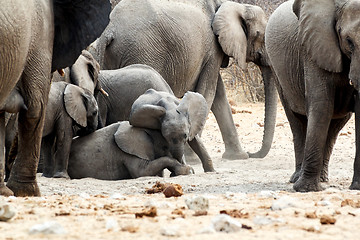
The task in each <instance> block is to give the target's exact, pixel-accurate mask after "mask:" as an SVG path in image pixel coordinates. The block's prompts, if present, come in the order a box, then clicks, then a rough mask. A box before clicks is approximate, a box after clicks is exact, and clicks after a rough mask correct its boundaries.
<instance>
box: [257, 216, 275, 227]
mask: <svg viewBox="0 0 360 240" xmlns="http://www.w3.org/2000/svg"><path fill="white" fill-rule="evenodd" d="M253 222H254V223H255V224H256V225H261V226H263V225H268V224H270V223H273V222H274V220H273V219H272V218H269V217H262V216H256V217H255V218H254V220H253Z"/></svg>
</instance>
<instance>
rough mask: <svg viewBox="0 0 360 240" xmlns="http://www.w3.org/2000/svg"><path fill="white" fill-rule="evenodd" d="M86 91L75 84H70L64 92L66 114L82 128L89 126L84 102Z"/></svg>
mask: <svg viewBox="0 0 360 240" xmlns="http://www.w3.org/2000/svg"><path fill="white" fill-rule="evenodd" d="M83 94H84V90H83V89H81V88H80V87H78V86H75V85H73V84H68V85H67V86H66V88H65V91H64V105H65V109H66V112H67V113H68V114H69V115H70V117H71V118H72V119H73V120H74V121H75V122H76V123H77V124H79V125H80V126H82V127H86V126H87V116H86V114H87V112H86V107H85V104H84V101H83Z"/></svg>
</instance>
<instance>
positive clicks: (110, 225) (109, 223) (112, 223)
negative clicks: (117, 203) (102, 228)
mask: <svg viewBox="0 0 360 240" xmlns="http://www.w3.org/2000/svg"><path fill="white" fill-rule="evenodd" d="M106 229H107V230H112V231H117V230H118V229H119V224H118V222H117V220H116V219H115V218H108V219H107V220H106Z"/></svg>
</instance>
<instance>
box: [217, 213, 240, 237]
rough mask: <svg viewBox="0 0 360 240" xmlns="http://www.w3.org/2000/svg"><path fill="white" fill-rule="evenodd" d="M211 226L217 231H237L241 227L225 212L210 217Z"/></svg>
mask: <svg viewBox="0 0 360 240" xmlns="http://www.w3.org/2000/svg"><path fill="white" fill-rule="evenodd" d="M212 227H213V228H214V229H215V231H217V232H226V233H230V232H237V231H239V230H240V229H241V228H242V224H241V223H239V222H238V221H237V220H235V219H234V218H232V217H230V216H229V215H226V214H219V215H217V216H215V217H214V218H213V219H212Z"/></svg>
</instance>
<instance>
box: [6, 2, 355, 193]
mask: <svg viewBox="0 0 360 240" xmlns="http://www.w3.org/2000/svg"><path fill="white" fill-rule="evenodd" d="M0 2H1V8H0V13H1V14H0V20H1V21H0V42H1V44H0V56H1V60H0V149H1V152H0V195H16V196H39V195H40V191H39V188H38V185H37V182H36V174H37V172H42V173H43V176H45V177H63V178H83V177H93V178H97V179H105V180H118V179H126V178H137V177H140V176H154V175H159V176H161V175H162V174H163V170H164V169H168V170H169V171H170V172H171V176H176V175H183V174H191V173H193V172H194V171H193V169H192V168H191V167H190V166H189V165H187V164H186V156H184V153H185V146H186V145H187V144H188V145H189V146H190V148H191V149H192V150H193V151H194V152H195V153H196V154H197V155H198V156H199V158H200V160H201V163H202V165H203V169H204V171H205V172H210V171H215V169H214V167H213V164H212V160H211V157H210V156H209V154H208V152H207V150H206V148H205V146H204V144H203V143H202V141H201V138H200V137H199V133H201V131H202V129H203V127H204V125H205V121H206V118H207V115H208V113H209V111H210V110H211V111H212V112H213V113H214V115H215V118H216V121H217V123H218V125H219V129H220V132H221V134H222V138H223V141H224V144H225V152H224V154H223V156H222V157H223V158H226V159H231V160H234V159H247V158H249V157H250V158H263V157H265V156H266V155H267V153H268V152H269V150H270V147H271V143H272V140H273V136H274V131H275V120H276V109H277V99H278V96H279V97H280V100H281V103H282V105H283V107H284V109H285V113H286V116H287V118H288V120H289V123H290V127H291V131H292V133H293V142H294V150H295V163H296V164H295V165H296V167H295V172H294V174H293V175H292V176H291V178H290V181H291V182H293V183H294V185H293V187H294V189H295V190H296V191H301V192H307V191H320V190H322V189H323V188H322V186H321V184H320V183H321V182H322V181H323V182H324V181H328V163H329V159H330V155H331V151H332V148H333V146H334V144H335V140H336V138H337V135H338V133H339V131H340V130H341V129H342V127H343V126H344V125H345V124H346V122H347V121H348V120H349V119H350V117H351V115H352V113H353V112H355V118H356V121H355V128H356V156H355V160H354V176H353V180H352V183H351V186H350V188H351V189H358V190H360V159H359V158H360V154H359V153H360V152H358V150H359V151H360V145H359V144H360V125H359V123H360V121H359V120H358V118H359V117H360V115H359V114H360V98H359V90H360V51H359V50H360V37H359V36H360V32H359V31H360V30H359V29H360V17H358V16H360V1H358V0H318V1H312V0H289V1H287V2H285V3H283V4H281V5H280V6H279V7H278V8H277V9H276V10H275V11H274V12H273V13H272V14H271V16H270V18H269V20H267V17H266V15H265V13H264V11H263V10H262V9H261V8H260V7H258V6H255V5H249V4H241V3H235V2H231V1H224V0H187V1H183V0H121V1H119V3H118V4H117V5H116V6H115V7H114V9H113V10H111V6H110V2H109V0H88V1H81V0H73V1H68V0H30V1H26V3H24V2H23V1H20V0H12V1H7V0H0ZM85 49H86V50H85ZM230 57H233V58H234V59H235V60H236V62H237V63H238V64H239V66H240V67H241V68H246V63H247V62H254V63H255V64H257V65H258V66H259V68H260V70H261V72H262V75H263V81H264V88H265V120H264V135H263V139H262V146H261V149H260V150H259V151H258V152H255V153H247V152H245V151H244V150H243V149H242V147H241V145H240V142H239V139H238V135H237V131H236V128H235V124H234V121H233V118H232V114H231V108H230V106H229V103H228V101H227V98H226V92H225V87H224V83H223V81H222V78H221V75H220V73H219V71H220V68H222V67H226V66H227V65H228V63H229V58H230ZM325 133H327V134H325ZM6 170H7V171H6ZM254 170H255V169H254ZM5 173H6V175H7V176H6V180H5ZM5 181H7V182H6V184H5Z"/></svg>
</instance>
